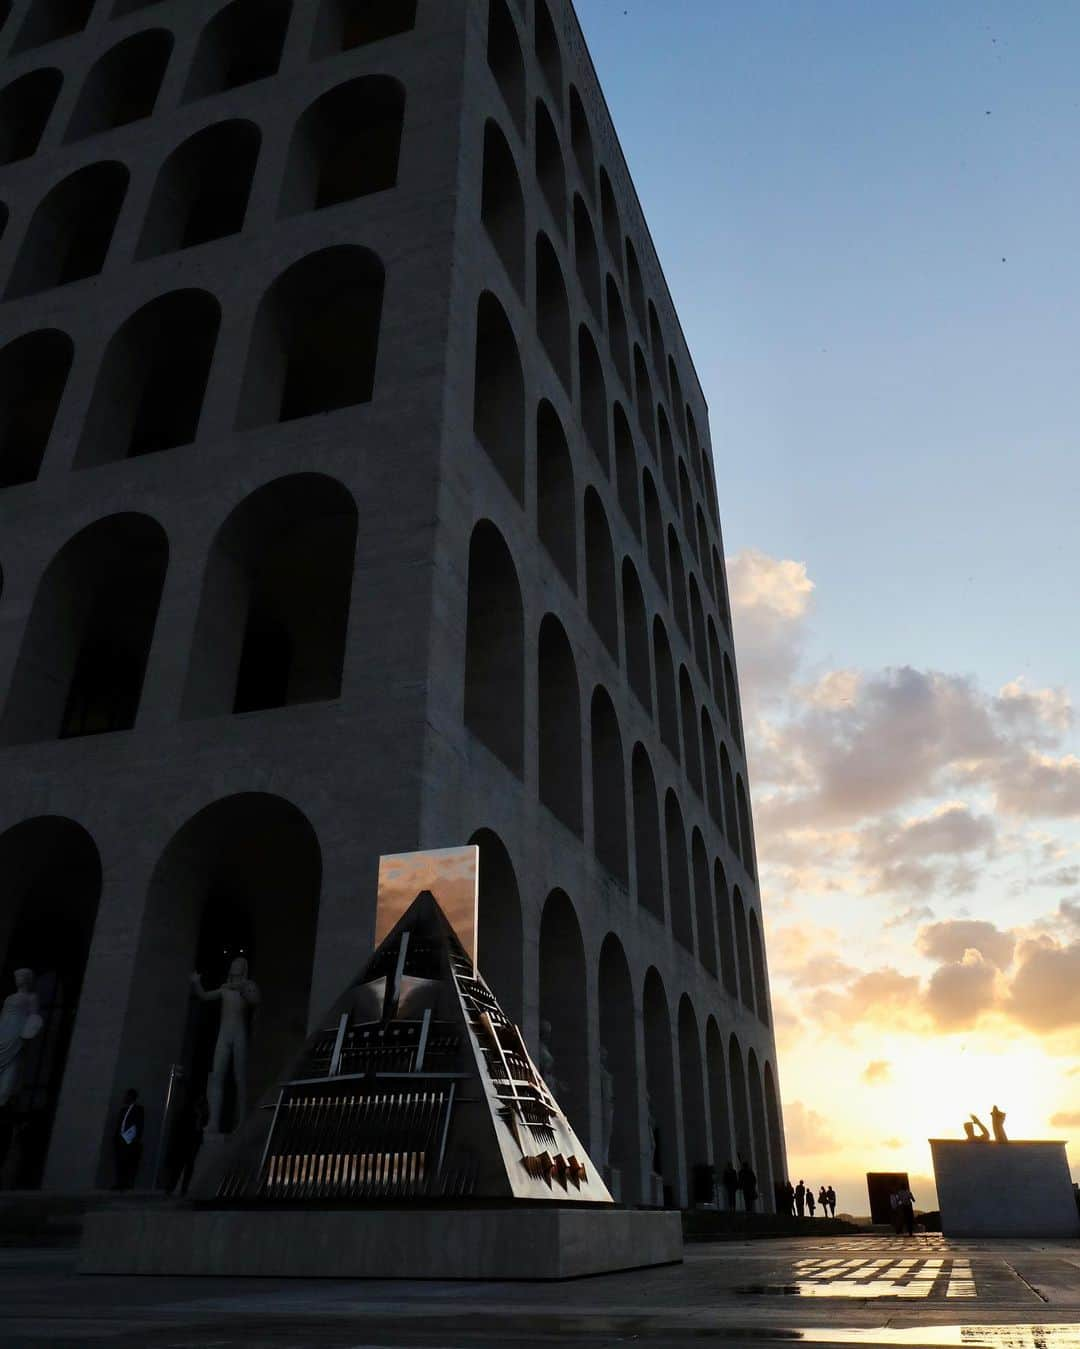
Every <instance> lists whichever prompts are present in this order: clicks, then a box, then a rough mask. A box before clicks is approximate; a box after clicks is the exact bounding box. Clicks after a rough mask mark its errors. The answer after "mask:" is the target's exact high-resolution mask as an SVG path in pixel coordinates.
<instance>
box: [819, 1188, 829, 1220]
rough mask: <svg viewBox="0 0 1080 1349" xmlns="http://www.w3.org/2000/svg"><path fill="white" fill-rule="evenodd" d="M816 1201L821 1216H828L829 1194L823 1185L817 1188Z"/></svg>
mask: <svg viewBox="0 0 1080 1349" xmlns="http://www.w3.org/2000/svg"><path fill="white" fill-rule="evenodd" d="M817 1202H818V1208H819V1209H821V1216H822V1217H823V1218H827V1217H828V1216H829V1195H828V1191H827V1190H826V1189H825V1186H824V1185H823V1186H822V1187H821V1189H820V1190H818V1196H817Z"/></svg>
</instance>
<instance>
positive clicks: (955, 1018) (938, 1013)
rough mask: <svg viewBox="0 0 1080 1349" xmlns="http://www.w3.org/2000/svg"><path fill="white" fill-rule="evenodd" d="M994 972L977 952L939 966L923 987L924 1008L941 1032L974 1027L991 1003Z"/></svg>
mask: <svg viewBox="0 0 1080 1349" xmlns="http://www.w3.org/2000/svg"><path fill="white" fill-rule="evenodd" d="M995 979H996V969H995V966H994V965H993V964H991V962H990V961H988V960H985V959H984V958H983V956H982V955H981V954H980V953H979V952H978V951H965V952H964V954H963V958H962V959H960V960H957V961H953V962H951V963H950V964H947V965H940V966H939V967H938V968H937V969H936V970H935V971H934V973H933V974H932V975H931V976H930V980H929V983H928V984H927V986H926V1006H927V1009H928V1010H929V1012H930V1015H931V1016H932V1017H933V1019H934V1021H935V1022H936V1024H937V1025H938V1026H940V1027H941V1029H942V1030H960V1029H962V1028H964V1027H968V1026H974V1025H975V1023H976V1022H977V1021H978V1019H979V1017H980V1016H981V1015H982V1013H983V1012H986V1011H989V1010H990V1009H991V1008H992V1007H993V1006H994V1002H995V997H996V992H995Z"/></svg>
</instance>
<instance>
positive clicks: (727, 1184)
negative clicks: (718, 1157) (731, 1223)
mask: <svg viewBox="0 0 1080 1349" xmlns="http://www.w3.org/2000/svg"><path fill="white" fill-rule="evenodd" d="M723 1184H724V1193H725V1194H726V1195H727V1206H728V1212H729V1213H734V1212H735V1196H736V1195H737V1194H738V1193H739V1173H738V1171H736V1170H735V1168H734V1166H732V1164H731V1163H730V1162H728V1164H727V1166H725V1167H724V1180H723Z"/></svg>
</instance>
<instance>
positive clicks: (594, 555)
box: [585, 487, 619, 664]
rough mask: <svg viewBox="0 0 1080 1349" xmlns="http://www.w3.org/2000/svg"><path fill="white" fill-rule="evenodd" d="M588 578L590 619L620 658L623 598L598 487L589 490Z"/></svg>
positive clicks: (613, 652) (586, 501) (586, 522)
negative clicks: (620, 610)
mask: <svg viewBox="0 0 1080 1349" xmlns="http://www.w3.org/2000/svg"><path fill="white" fill-rule="evenodd" d="M585 577H586V582H587V584H586V593H587V598H588V608H589V622H590V623H591V624H592V625H593V627H594V628H595V629H596V632H597V635H598V636H599V638H600V640H601V641H602V642H603V643H604V645H605V646H606V647H607V649H608V651H609V652H610V654H611V658H612V660H613V661H615V663H616V664H618V661H619V601H618V597H617V595H616V587H615V553H614V550H613V549H612V546H611V531H610V529H609V528H608V522H607V516H606V515H605V514H604V507H603V506H602V505H601V502H600V497H599V495H598V494H597V492H596V489H595V488H593V487H589V488H588V489H587V490H586V492H585Z"/></svg>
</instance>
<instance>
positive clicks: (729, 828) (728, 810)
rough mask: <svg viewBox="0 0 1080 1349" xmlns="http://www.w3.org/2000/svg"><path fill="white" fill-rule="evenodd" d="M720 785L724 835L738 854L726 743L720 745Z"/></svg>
mask: <svg viewBox="0 0 1080 1349" xmlns="http://www.w3.org/2000/svg"><path fill="white" fill-rule="evenodd" d="M720 787H721V790H722V792H723V796H724V837H725V838H726V839H727V841H728V847H729V848H730V849H731V851H732V852H733V853H734V854H735V856H736V857H738V856H739V817H738V813H737V811H736V808H735V779H734V778H733V777H732V773H731V759H730V757H729V755H728V751H727V745H725V744H721V745H720Z"/></svg>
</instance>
